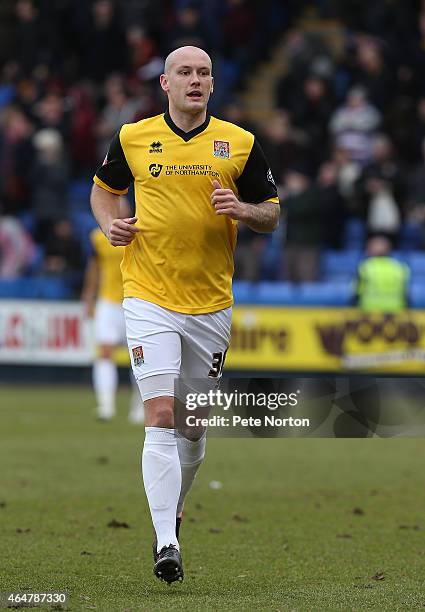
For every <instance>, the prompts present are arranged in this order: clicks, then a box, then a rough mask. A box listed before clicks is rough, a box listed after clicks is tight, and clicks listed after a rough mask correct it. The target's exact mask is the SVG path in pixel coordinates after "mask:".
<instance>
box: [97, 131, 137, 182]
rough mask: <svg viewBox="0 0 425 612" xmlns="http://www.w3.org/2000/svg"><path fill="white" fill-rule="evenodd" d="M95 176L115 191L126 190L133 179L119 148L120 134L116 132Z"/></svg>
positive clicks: (122, 152)
mask: <svg viewBox="0 0 425 612" xmlns="http://www.w3.org/2000/svg"><path fill="white" fill-rule="evenodd" d="M96 176H97V177H98V178H99V179H100V180H101V181H102V182H103V183H105V185H107V186H108V187H110V188H111V189H116V190H117V191H124V190H125V189H128V187H129V185H130V183H132V182H133V180H134V177H133V175H132V173H131V170H130V168H129V165H128V164H127V160H126V158H125V155H124V151H123V149H122V146H121V141H120V134H119V132H117V133H116V134H115V136H114V137H113V139H112V140H111V143H110V145H109V151H108V154H107V156H106V157H105V160H104V162H103V164H102V165H101V166H100V167H99V168H98V169H97V170H96Z"/></svg>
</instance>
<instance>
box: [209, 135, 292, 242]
mask: <svg viewBox="0 0 425 612" xmlns="http://www.w3.org/2000/svg"><path fill="white" fill-rule="evenodd" d="M236 185H237V189H238V192H239V193H238V195H239V197H238V196H237V195H236V194H235V193H234V191H233V190H232V189H223V188H222V186H221V185H220V183H219V181H216V180H214V181H213V188H214V191H213V193H212V195H211V202H212V204H213V206H214V208H215V210H216V214H217V215H228V216H229V217H230V218H232V219H235V220H236V221H241V222H242V223H245V224H246V225H247V226H248V227H249V228H251V229H252V230H254V231H255V232H264V233H267V232H272V231H273V230H275V229H276V228H277V227H278V225H279V216H280V206H279V197H278V194H277V188H276V184H275V182H274V179H273V175H272V173H271V170H270V167H269V165H268V163H267V160H266V158H265V156H264V153H263V151H262V149H261V147H260V145H259V144H258V142H257V140H255V139H254V142H253V145H252V148H251V151H250V153H249V156H248V159H247V161H246V163H245V166H244V168H243V171H242V173H241V174H240V176H239V178H238V179H236Z"/></svg>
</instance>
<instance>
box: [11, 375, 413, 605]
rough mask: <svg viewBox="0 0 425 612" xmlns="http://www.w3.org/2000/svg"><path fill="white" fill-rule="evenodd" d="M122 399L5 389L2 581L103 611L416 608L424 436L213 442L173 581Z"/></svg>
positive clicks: (138, 439)
mask: <svg viewBox="0 0 425 612" xmlns="http://www.w3.org/2000/svg"><path fill="white" fill-rule="evenodd" d="M128 397H129V392H128V391H127V390H126V389H123V390H122V391H120V394H119V408H120V415H119V417H118V418H117V419H116V421H114V422H113V423H109V424H102V423H98V422H96V421H95V420H94V418H93V395H92V393H91V391H90V389H88V388H84V387H80V388H78V387H77V388H69V387H59V386H58V387H56V388H54V387H50V388H44V387H43V388H26V387H21V388H17V387H11V386H10V387H8V386H3V387H2V389H1V390H0V432H1V433H0V473H1V478H0V538H1V540H0V591H41V592H43V591H67V592H68V593H69V603H68V605H67V609H69V610H99V611H102V612H104V611H109V610H111V611H114V612H125V611H127V612H129V611H133V610H149V611H150V610H188V611H196V610H202V611H204V610H272V611H277V610H356V611H357V610H415V609H423V608H424V606H425V537H424V534H425V486H424V463H425V440H423V439H412V438H410V439H407V438H406V439H374V440H371V439H369V440H341V439H340V440H328V439H300V438H297V439H274V440H259V439H218V438H214V439H213V438H211V439H210V440H209V442H208V445H207V457H206V461H205V463H204V465H203V466H202V468H201V471H200V472H199V474H198V478H197V480H196V482H195V485H194V488H193V490H192V492H191V494H190V496H189V498H188V501H187V505H186V510H185V516H184V522H183V526H182V532H181V544H182V553H183V560H184V566H185V580H184V582H183V583H181V584H180V583H179V584H173V585H171V586H170V587H169V586H167V585H166V584H164V583H160V582H158V581H157V580H156V579H155V578H154V576H153V574H152V559H151V542H152V528H151V526H150V521H149V516H148V508H147V503H146V500H145V495H144V491H143V487H142V481H141V475H140V468H139V464H140V450H141V447H142V440H143V428H141V427H137V426H132V425H130V424H128V423H127V420H126V405H127V401H128ZM213 480H216V481H220V482H221V483H222V487H221V488H218V489H213V488H211V487H210V486H209V484H210V482H211V481H213ZM113 519H115V521H118V522H120V523H126V524H128V526H129V528H125V527H118V528H117V527H116V528H113V527H108V524H109V523H110V522H111V521H112V520H113ZM42 609H60V608H52V606H47V607H45V608H42Z"/></svg>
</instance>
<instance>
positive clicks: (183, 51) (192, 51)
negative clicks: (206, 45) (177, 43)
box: [164, 46, 212, 74]
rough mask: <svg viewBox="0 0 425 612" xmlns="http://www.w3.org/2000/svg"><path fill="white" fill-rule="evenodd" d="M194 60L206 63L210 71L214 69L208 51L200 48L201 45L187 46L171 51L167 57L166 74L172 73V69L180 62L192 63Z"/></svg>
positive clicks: (184, 63)
mask: <svg viewBox="0 0 425 612" xmlns="http://www.w3.org/2000/svg"><path fill="white" fill-rule="evenodd" d="M194 61H196V62H200V63H205V65H206V66H208V68H209V69H210V71H212V62H211V58H210V56H209V55H208V53H206V51H204V50H203V49H200V48H199V47H192V46H186V47H179V48H178V49H175V50H174V51H171V53H170V54H169V55H168V56H167V57H166V59H165V66H164V74H170V71H171V70H172V69H173V68H174V67H176V66H177V65H179V64H182V65H186V64H187V65H191V63H192V62H194Z"/></svg>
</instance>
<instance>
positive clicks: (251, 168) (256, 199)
mask: <svg viewBox="0 0 425 612" xmlns="http://www.w3.org/2000/svg"><path fill="white" fill-rule="evenodd" d="M236 185H237V187H238V191H239V196H240V198H241V199H242V201H243V202H248V203H250V204H259V203H260V202H264V201H265V200H270V198H277V197H278V195H277V189H276V184H275V182H274V179H273V175H272V173H271V170H270V166H269V164H268V162H267V160H266V158H265V155H264V153H263V150H262V148H261V147H260V145H259V143H258V141H257V139H256V138H255V139H254V143H253V145H252V149H251V152H250V154H249V157H248V159H247V161H246V164H245V168H244V169H243V171H242V174H241V175H240V177H239V178H238V179H236Z"/></svg>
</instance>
